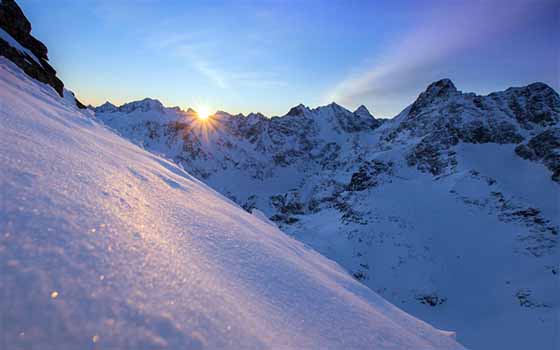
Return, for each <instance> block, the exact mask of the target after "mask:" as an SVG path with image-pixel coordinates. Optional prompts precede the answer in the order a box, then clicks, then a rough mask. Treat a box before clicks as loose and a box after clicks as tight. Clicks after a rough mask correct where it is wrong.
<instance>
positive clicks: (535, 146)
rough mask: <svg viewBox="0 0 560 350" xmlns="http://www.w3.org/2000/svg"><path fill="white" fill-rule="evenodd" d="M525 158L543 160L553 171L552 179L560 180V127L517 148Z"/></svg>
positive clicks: (517, 151) (518, 153) (541, 134)
mask: <svg viewBox="0 0 560 350" xmlns="http://www.w3.org/2000/svg"><path fill="white" fill-rule="evenodd" d="M515 153H516V154H517V155H518V156H520V157H521V158H523V159H527V160H532V161H542V162H543V164H544V165H545V166H546V167H547V168H548V169H550V171H551V172H552V180H554V181H556V182H560V128H552V129H549V130H546V131H543V132H542V133H540V134H538V135H537V136H535V137H533V138H532V139H530V140H529V142H528V143H527V144H521V145H519V146H517V147H516V148H515Z"/></svg>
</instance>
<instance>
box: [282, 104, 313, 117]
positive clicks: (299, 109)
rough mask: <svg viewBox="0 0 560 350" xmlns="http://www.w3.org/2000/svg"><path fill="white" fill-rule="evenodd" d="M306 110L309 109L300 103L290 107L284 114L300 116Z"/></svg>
mask: <svg viewBox="0 0 560 350" xmlns="http://www.w3.org/2000/svg"><path fill="white" fill-rule="evenodd" d="M307 111H309V108H307V107H306V106H305V105H303V104H302V103H300V104H299V105H297V106H295V107H292V108H291V109H290V110H289V111H288V113H287V114H286V115H292V116H302V115H304V114H305V112H307Z"/></svg>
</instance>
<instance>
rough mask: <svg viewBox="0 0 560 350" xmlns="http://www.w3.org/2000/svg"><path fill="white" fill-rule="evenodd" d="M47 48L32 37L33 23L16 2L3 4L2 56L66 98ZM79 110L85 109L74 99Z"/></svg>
mask: <svg viewBox="0 0 560 350" xmlns="http://www.w3.org/2000/svg"><path fill="white" fill-rule="evenodd" d="M47 54H48V50H47V47H46V46H45V45H44V44H43V43H42V42H40V41H39V40H37V39H36V38H35V37H33V35H31V23H29V21H28V20H27V18H26V17H25V15H24V14H23V11H22V10H21V8H20V7H19V6H18V5H17V3H16V2H15V1H14V0H2V1H0V55H1V56H4V57H6V58H8V59H9V60H10V61H12V62H13V63H15V64H16V65H17V66H18V67H19V68H21V69H22V70H23V71H24V72H25V73H26V74H27V75H29V76H30V77H32V78H34V79H37V80H38V81H40V82H42V83H45V84H48V85H50V86H52V87H53V89H54V90H55V91H56V92H57V93H58V94H59V95H60V97H64V83H63V82H62V81H61V80H60V79H59V78H58V77H57V76H56V71H55V70H54V68H53V67H51V65H50V64H49V63H48V55H47ZM75 101H76V105H77V106H78V107H79V108H86V107H85V106H84V105H83V104H82V103H81V102H80V101H78V100H77V99H75Z"/></svg>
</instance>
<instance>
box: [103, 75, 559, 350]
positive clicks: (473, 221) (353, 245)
mask: <svg viewBox="0 0 560 350" xmlns="http://www.w3.org/2000/svg"><path fill="white" fill-rule="evenodd" d="M366 111H367V110H366V109H365V108H358V109H357V110H356V111H355V112H353V113H352V112H350V111H348V110H346V109H344V108H342V107H340V106H338V105H336V104H331V105H328V106H324V107H319V108H316V109H310V108H308V107H306V106H303V105H299V106H296V107H294V108H292V109H291V110H290V111H289V112H288V114H286V115H285V116H282V117H274V118H271V119H267V118H265V117H264V116H262V115H258V114H251V115H249V116H248V117H243V116H232V115H229V114H227V113H220V114H217V115H216V116H214V117H212V118H211V119H210V120H209V122H208V123H205V124H204V123H200V122H198V121H196V120H195V119H189V118H184V117H180V120H177V121H175V122H171V123H170V122H167V121H166V120H167V119H166V118H167V114H157V113H156V114H153V115H152V116H151V119H149V120H147V119H146V118H143V117H142V114H136V113H131V114H130V115H128V117H127V119H121V121H122V122H119V123H117V122H116V119H117V116H119V114H118V113H105V112H103V111H100V110H98V111H97V113H96V116H97V118H98V119H100V120H102V121H104V122H105V123H107V124H108V125H110V126H111V127H113V128H115V129H116V130H118V131H119V132H120V133H121V134H122V135H124V136H126V137H128V138H130V139H131V140H133V141H134V142H136V143H139V144H142V145H143V146H144V147H146V148H147V149H149V150H152V151H154V152H156V153H161V154H165V155H166V156H167V157H169V158H172V159H173V160H174V161H175V162H177V163H180V164H182V165H183V166H184V167H185V168H186V169H188V171H189V172H190V173H192V174H194V175H195V176H196V177H198V178H200V179H203V180H204V182H206V183H207V184H209V185H211V186H212V187H213V188H215V189H217V190H218V191H220V192H221V193H223V194H225V195H226V196H227V197H229V198H230V199H232V200H234V201H235V202H237V203H238V204H239V205H241V206H243V207H244V208H245V209H246V210H248V211H251V210H253V209H254V208H256V209H257V210H259V211H260V212H262V213H264V215H266V216H267V217H268V218H269V219H270V220H272V221H274V222H275V223H276V224H277V225H278V226H279V227H280V228H281V229H282V230H284V231H285V232H288V233H289V234H291V235H292V236H293V237H296V238H297V239H298V240H301V241H303V242H305V243H306V244H308V245H309V246H311V247H313V248H315V249H316V250H318V251H320V252H321V253H323V254H324V255H326V256H328V257H330V258H332V259H333V260H335V261H337V262H338V263H340V264H341V265H342V266H343V267H344V268H346V269H347V270H348V271H350V272H351V273H352V274H353V275H354V277H355V278H356V279H358V280H360V281H362V282H363V283H364V284H365V285H367V286H369V287H370V288H371V289H373V290H375V291H377V292H378V293H379V294H381V295H383V296H384V297H385V298H387V299H389V300H390V301H392V302H393V303H395V304H397V305H399V306H400V307H402V308H404V309H405V310H406V311H408V312H410V313H412V314H413V315H416V316H418V317H420V318H422V319H426V320H429V321H430V322H432V323H434V324H436V325H437V326H438V327H441V328H447V327H449V328H451V329H456V330H458V336H459V340H460V341H461V342H463V343H464V344H466V345H467V346H472V347H473V348H475V349H496V348H510V349H525V348H530V347H537V348H553V347H554V341H555V340H554V339H555V337H556V333H557V320H556V315H557V313H558V311H559V303H560V300H559V295H560V288H559V284H558V276H559V273H558V271H559V266H558V232H559V224H560V221H559V217H558V212H560V208H559V199H558V198H560V190H559V185H558V181H559V179H560V176H559V175H558V174H560V139H559V138H558V136H559V135H560V133H559V132H558V130H559V129H558V122H559V119H560V98H559V97H558V94H557V93H556V92H555V91H554V90H552V89H551V88H550V87H548V86H546V85H544V84H539V83H536V84H531V85H529V86H526V87H521V88H511V89H508V90H506V91H502V92H497V93H493V94H490V95H487V96H479V95H475V94H472V93H462V92H460V91H459V90H457V88H456V87H455V86H454V85H453V83H452V82H451V81H450V80H447V79H444V80H441V81H438V82H435V83H433V84H431V85H430V86H429V87H428V88H427V89H426V91H424V92H423V93H422V94H421V95H420V96H419V98H418V99H417V100H416V101H415V102H414V103H413V104H411V105H410V106H409V107H407V108H406V109H405V110H404V111H403V112H402V113H400V114H399V115H398V116H397V117H395V118H394V119H392V120H389V121H385V122H383V123H380V122H379V121H378V120H375V119H374V118H373V117H371V116H370V115H369V112H367V113H366ZM136 116H137V118H136Z"/></svg>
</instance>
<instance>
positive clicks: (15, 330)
mask: <svg viewBox="0 0 560 350" xmlns="http://www.w3.org/2000/svg"><path fill="white" fill-rule="evenodd" d="M88 113H90V112H88V111H79V110H78V109H77V108H76V107H75V104H74V103H73V101H70V98H66V99H61V98H60V97H59V96H58V95H57V93H56V92H55V91H54V90H53V89H52V88H51V87H50V86H48V85H44V84H42V83H39V82H37V81H34V80H32V79H30V78H29V77H27V76H26V75H25V74H24V73H23V72H22V71H21V70H20V69H19V68H17V67H16V66H15V65H14V64H12V63H11V62H9V61H8V60H6V59H4V58H0V169H1V176H0V191H1V192H0V228H1V232H0V276H1V277H0V293H1V295H0V347H1V348H3V349H29V348H41V349H77V348H82V349H83V348H100V349H101V348H103V349H155V348H158V349H160V348H169V349H202V348H211V349H218V348H219V349H222V348H232V349H250V348H275V349H289V348H298V349H302V348H305V349H312V348H316V349H342V348H344V349H351V348H355V349H366V348H369V349H371V348H375V349H460V348H462V346H460V345H459V344H458V343H456V342H455V340H454V339H453V337H451V336H450V335H449V334H448V333H447V332H442V331H439V330H437V329H434V328H433V327H431V326H430V325H428V324H426V323H424V322H422V321H419V320H417V319H415V318H413V317H411V316H409V315H408V314H406V313H404V312H402V311H401V310H399V309H398V308H396V307H394V306H393V305H391V304H389V303H388V302H386V301H384V300H383V299H382V298H381V297H379V296H378V295H377V294H375V293H374V292H372V291H371V290H369V289H368V288H366V287H365V286H363V285H362V284H360V283H358V282H357V281H355V280H354V279H353V278H352V277H350V276H349V275H348V274H347V273H346V272H345V271H344V270H342V269H341V268H340V267H339V266H338V265H337V264H335V263H333V262H332V261H330V260H328V259H326V258H324V257H323V256H321V255H319V254H318V253H316V252H315V251H313V250H311V249H309V248H307V247H306V246H304V245H303V244H301V243H299V242H297V241H295V240H293V239H291V238H289V237H288V236H286V235H285V234H283V233H282V232H281V231H279V230H278V229H276V228H275V227H274V226H273V225H270V224H268V223H266V222H264V221H262V220H261V219H259V218H258V217H256V216H253V215H251V214H249V213H247V212H245V211H243V210H242V209H240V208H239V207H238V206H236V205H235V204H233V203H232V202H230V201H229V200H227V199H225V198H224V197H222V196H221V195H219V194H217V193H216V192H215V191H213V190H211V189H210V188H208V187H207V186H205V185H204V184H202V183H200V182H199V181H198V180H196V179H194V178H193V177H191V176H190V175H189V174H187V173H186V172H184V171H183V170H182V169H180V168H178V167H177V166H175V165H173V164H172V163H170V162H168V161H166V160H165V159H162V158H159V157H157V156H154V155H153V154H150V153H148V152H146V151H144V150H143V149H141V148H139V147H137V146H135V145H133V144H132V143H130V142H128V141H126V140H124V139H122V138H121V137H119V136H117V135H116V134H114V133H113V132H111V131H109V130H108V129H106V128H105V127H104V126H102V125H101V124H99V123H97V122H96V121H95V120H93V119H92V118H91V115H89V114H88Z"/></svg>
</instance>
